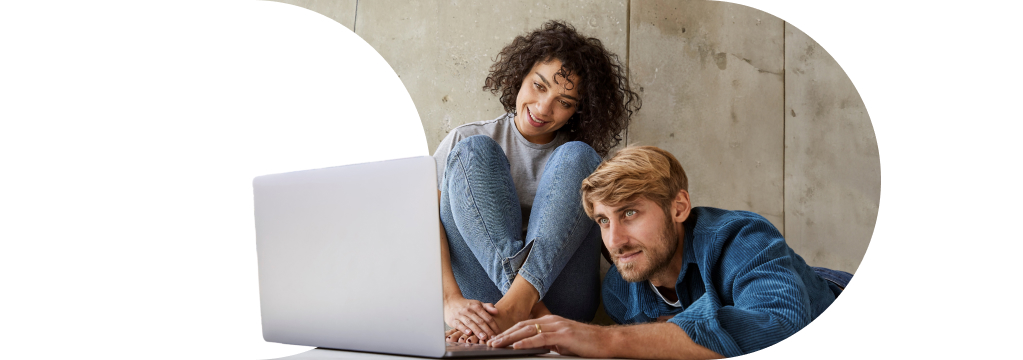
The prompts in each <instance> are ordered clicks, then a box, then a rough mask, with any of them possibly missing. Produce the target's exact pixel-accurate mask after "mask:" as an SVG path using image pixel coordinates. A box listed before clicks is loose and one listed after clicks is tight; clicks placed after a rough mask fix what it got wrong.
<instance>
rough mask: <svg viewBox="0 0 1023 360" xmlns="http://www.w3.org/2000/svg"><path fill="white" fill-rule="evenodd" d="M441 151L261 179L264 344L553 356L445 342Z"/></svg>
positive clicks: (257, 187)
mask: <svg viewBox="0 0 1023 360" xmlns="http://www.w3.org/2000/svg"><path fill="white" fill-rule="evenodd" d="M436 169H437V168H436V166H435V165H434V160H433V157H430V156H423V157H415V158H407V159H398V160H389V161H381V162H373V163H366V164H358V165H348V166H338V167H332V168H325V169H316V170H306V171H297V172H290V173H284V174H275V175H265V176H260V177H257V178H255V179H254V180H253V181H252V187H253V191H254V196H255V198H254V199H255V200H254V202H255V216H256V251H257V254H258V259H259V300H260V312H261V314H262V325H263V339H264V340H266V341H270V342H278V343H284V344H294V345H305V346H316V347H322V348H329V349H342V350H354V351H366V352H377V353H388V354H399V355H412V356H422V357H435V358H439V357H463V356H465V357H480V356H509V355H526V354H539V353H546V352H548V351H547V350H544V349H534V350H511V349H494V348H489V347H486V346H485V345H476V346H465V345H455V344H450V343H446V342H445V341H444V315H443V302H442V299H441V269H440V231H441V228H440V223H439V219H440V216H439V208H438V203H437V185H436V184H437V180H436V179H437V177H436V171H437V170H436Z"/></svg>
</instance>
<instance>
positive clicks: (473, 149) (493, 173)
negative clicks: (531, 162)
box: [440, 135, 601, 321]
mask: <svg viewBox="0 0 1023 360" xmlns="http://www.w3.org/2000/svg"><path fill="white" fill-rule="evenodd" d="M600 161H601V159H600V156H599V155H597V153H596V152H595V151H594V150H593V149H592V148H591V147H590V146H589V145H586V144H584V143H581V142H576V141H573V142H568V143H565V144H564V145H561V146H559V147H558V148H557V149H555V150H554V152H553V153H552V154H551V156H550V158H548V160H547V162H546V164H545V165H544V171H543V175H542V176H541V178H540V182H539V185H538V187H537V191H536V197H535V198H534V199H533V207H532V209H531V210H530V215H529V223H528V225H527V232H526V234H525V239H523V238H522V236H523V235H522V211H521V207H520V205H519V200H518V196H517V195H516V191H515V185H514V183H513V182H512V177H511V170H510V168H509V164H508V159H507V157H506V156H505V154H504V151H503V150H502V149H501V147H500V146H499V145H498V144H497V142H495V141H494V140H493V139H491V138H489V137H487V136H483V135H477V136H470V137H468V138H465V139H463V140H462V141H460V142H458V144H456V145H455V147H454V149H452V150H451V153H449V154H448V158H447V165H446V168H445V171H444V180H443V184H441V200H440V216H441V223H442V225H443V226H444V231H445V232H446V233H447V237H448V245H449V249H450V253H451V270H452V271H453V272H454V275H455V280H456V281H457V282H458V287H459V289H461V291H462V295H463V296H465V298H467V299H475V300H479V301H482V302H488V303H496V302H497V301H498V300H500V299H501V297H502V296H503V295H504V294H505V293H506V292H507V291H508V288H509V287H510V286H511V282H512V281H513V280H514V279H515V276H516V275H522V277H524V278H525V279H526V280H527V281H528V282H529V283H530V284H532V285H533V287H535V288H536V290H537V291H538V292H539V294H540V300H542V301H543V302H544V305H546V306H547V308H548V309H549V310H550V311H551V312H552V313H554V314H556V315H559V316H563V317H566V318H569V319H573V320H578V321H590V320H592V319H593V316H594V313H595V312H596V310H597V305H598V303H599V300H600V279H599V266H600V265H599V257H600V244H601V239H600V229H599V228H598V227H597V225H596V223H595V222H594V221H593V220H591V219H590V218H588V217H587V216H586V213H585V212H584V211H583V208H582V203H581V201H580V194H579V187H580V185H581V184H582V180H583V179H584V178H586V177H587V176H589V175H590V174H591V173H592V172H593V170H595V169H596V168H597V165H599V164H600Z"/></svg>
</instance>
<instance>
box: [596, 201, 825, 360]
mask: <svg viewBox="0 0 1023 360" xmlns="http://www.w3.org/2000/svg"><path fill="white" fill-rule="evenodd" d="M683 226H684V228H685V238H684V239H683V240H682V241H683V245H682V270H681V271H680V272H679V274H678V280H676V282H675V293H676V294H677V295H678V299H679V303H680V304H681V305H682V307H681V308H679V307H673V306H670V305H668V304H667V303H665V301H664V300H663V299H662V298H661V296H660V295H658V294H657V293H655V292H654V289H653V287H652V286H650V283H649V281H641V282H636V283H630V282H626V281H625V280H623V279H622V277H621V275H619V273H618V270H617V269H616V268H615V267H613V266H612V267H611V269H610V270H609V271H608V272H607V276H606V277H605V278H604V287H603V290H602V292H603V298H604V308H605V309H606V310H607V314H608V315H609V316H610V317H611V319H612V320H614V321H615V322H617V323H619V324H639V323H647V322H653V321H655V320H656V319H657V318H658V317H660V316H663V315H672V316H673V317H672V318H671V319H670V320H668V321H669V322H671V323H674V324H676V325H678V326H679V327H681V328H682V330H683V331H685V332H686V334H687V335H689V337H690V338H691V339H692V340H693V341H694V342H696V343H697V344H700V345H702V346H704V347H706V348H708V349H711V350H714V351H715V352H717V353H718V354H721V355H724V356H728V357H732V356H739V355H743V354H748V353H751V352H754V351H757V350H760V349H763V348H766V347H768V346H771V345H774V344H776V343H778V342H779V341H782V340H784V339H785V338H787V337H789V336H791V335H792V334H794V333H795V332H796V331H799V330H800V329H802V328H803V327H804V326H806V325H807V324H809V323H810V321H812V320H813V319H816V318H817V316H818V315H820V314H821V313H822V312H824V310H825V309H827V308H828V306H829V305H831V303H832V302H834V301H835V297H836V296H837V295H838V292H840V290H838V288H837V287H836V288H832V287H831V286H829V285H828V282H827V281H826V280H824V279H821V278H820V277H819V276H817V274H816V273H815V272H814V271H813V269H812V268H811V267H810V266H809V265H807V264H806V262H805V261H803V258H802V257H800V256H799V255H797V254H796V253H795V252H794V251H792V249H791V248H789V246H788V245H787V244H786V243H785V239H784V238H783V237H782V236H781V233H779V232H778V229H776V228H775V227H774V225H772V224H771V223H770V222H769V221H767V219H764V218H763V217H762V216H760V215H757V214H755V213H751V212H748V211H729V210H722V209H715V208H708V207H695V208H693V210H692V211H691V212H690V214H689V218H688V219H686V221H685V222H684V223H683Z"/></svg>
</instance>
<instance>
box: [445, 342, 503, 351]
mask: <svg viewBox="0 0 1023 360" xmlns="http://www.w3.org/2000/svg"><path fill="white" fill-rule="evenodd" d="M445 343H446V344H447V350H448V351H450V352H459V351H494V350H499V351H500V350H501V348H495V347H489V346H487V345H486V344H470V343H458V342H450V341H445Z"/></svg>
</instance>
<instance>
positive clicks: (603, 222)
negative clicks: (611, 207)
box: [597, 218, 607, 224]
mask: <svg viewBox="0 0 1023 360" xmlns="http://www.w3.org/2000/svg"><path fill="white" fill-rule="evenodd" d="M597 222H598V223H600V224H607V218H600V219H597Z"/></svg>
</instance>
